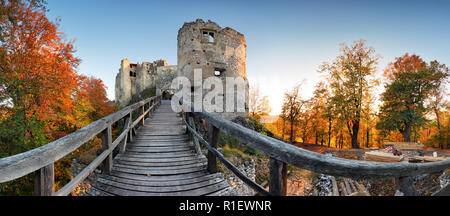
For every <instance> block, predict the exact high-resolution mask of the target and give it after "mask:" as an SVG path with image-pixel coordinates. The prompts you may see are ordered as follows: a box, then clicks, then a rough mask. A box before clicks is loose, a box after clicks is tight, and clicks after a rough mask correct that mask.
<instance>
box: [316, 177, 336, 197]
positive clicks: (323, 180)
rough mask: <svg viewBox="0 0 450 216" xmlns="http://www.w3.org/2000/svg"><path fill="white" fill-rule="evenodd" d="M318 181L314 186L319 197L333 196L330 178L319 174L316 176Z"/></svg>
mask: <svg viewBox="0 0 450 216" xmlns="http://www.w3.org/2000/svg"><path fill="white" fill-rule="evenodd" d="M318 178H319V181H318V182H317V184H316V188H317V190H318V192H319V194H318V195H319V196H331V195H332V194H333V191H332V187H333V185H332V183H331V176H329V175H324V174H320V175H319V176H318Z"/></svg>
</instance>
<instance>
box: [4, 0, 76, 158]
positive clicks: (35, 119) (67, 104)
mask: <svg viewBox="0 0 450 216" xmlns="http://www.w3.org/2000/svg"><path fill="white" fill-rule="evenodd" d="M8 2H9V3H8V4H18V6H17V8H18V11H16V12H15V13H14V19H13V20H14V21H13V22H12V21H10V20H9V19H5V18H4V17H3V18H2V21H3V23H2V32H1V38H2V43H1V45H0V62H1V63H0V71H1V72H0V73H1V74H2V76H0V86H1V92H0V94H1V96H0V100H1V101H0V104H1V107H0V109H1V112H2V113H3V114H4V115H5V118H4V119H3V120H2V122H1V125H2V126H1V129H0V133H1V136H0V137H2V138H1V139H2V140H1V141H2V142H3V143H8V144H9V145H16V146H15V147H17V148H14V147H13V148H10V149H16V150H17V151H16V152H11V153H19V152H21V151H24V150H27V149H28V148H30V147H31V148H32V147H37V146H39V145H42V144H45V143H47V142H48V141H49V140H51V139H52V131H53V130H54V129H57V128H56V127H55V125H57V124H59V123H62V122H61V121H64V119H65V116H67V115H70V114H71V109H72V103H71V96H72V93H73V89H74V87H75V86H76V77H77V74H76V72H75V70H74V68H75V67H76V66H77V65H78V63H79V59H78V58H76V57H74V56H73V53H74V49H73V44H72V42H71V41H69V42H67V41H65V40H64V39H63V36H62V35H61V33H60V32H58V25H57V24H55V23H52V22H51V21H49V20H48V19H47V17H46V16H45V10H44V9H43V8H36V6H35V5H34V4H32V3H26V1H13V2H14V3H13V2H10V1H8Z"/></svg>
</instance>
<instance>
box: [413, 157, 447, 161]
mask: <svg viewBox="0 0 450 216" xmlns="http://www.w3.org/2000/svg"><path fill="white" fill-rule="evenodd" d="M412 159H416V160H421V161H424V162H437V161H444V160H447V158H446V157H433V156H412Z"/></svg>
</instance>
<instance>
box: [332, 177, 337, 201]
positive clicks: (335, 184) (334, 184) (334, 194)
mask: <svg viewBox="0 0 450 216" xmlns="http://www.w3.org/2000/svg"><path fill="white" fill-rule="evenodd" d="M331 185H332V186H333V187H332V188H333V196H339V188H338V186H337V182H336V178H335V177H334V176H331Z"/></svg>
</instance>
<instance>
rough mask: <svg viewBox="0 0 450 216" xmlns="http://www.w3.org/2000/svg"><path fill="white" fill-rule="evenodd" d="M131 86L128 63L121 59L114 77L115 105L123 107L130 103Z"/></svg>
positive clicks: (126, 60)
mask: <svg viewBox="0 0 450 216" xmlns="http://www.w3.org/2000/svg"><path fill="white" fill-rule="evenodd" d="M131 85H132V83H131V76H130V61H128V59H123V60H122V62H121V65H120V68H119V73H118V74H117V76H116V86H115V101H116V104H117V105H119V106H124V105H126V104H128V103H129V102H130V101H131V96H132V91H131Z"/></svg>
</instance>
